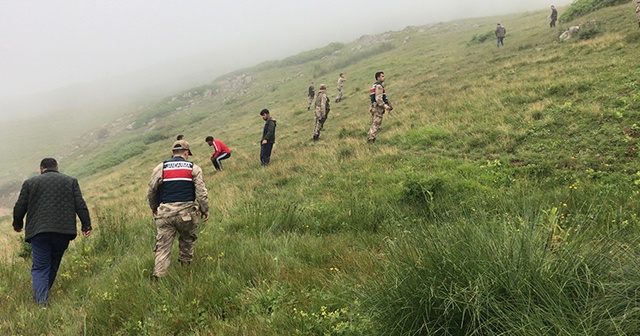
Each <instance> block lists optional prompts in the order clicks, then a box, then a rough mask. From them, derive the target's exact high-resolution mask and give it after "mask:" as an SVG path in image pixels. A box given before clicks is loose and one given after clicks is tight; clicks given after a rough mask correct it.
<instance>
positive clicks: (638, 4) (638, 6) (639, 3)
mask: <svg viewBox="0 0 640 336" xmlns="http://www.w3.org/2000/svg"><path fill="white" fill-rule="evenodd" d="M636 15H637V16H638V28H640V0H636Z"/></svg>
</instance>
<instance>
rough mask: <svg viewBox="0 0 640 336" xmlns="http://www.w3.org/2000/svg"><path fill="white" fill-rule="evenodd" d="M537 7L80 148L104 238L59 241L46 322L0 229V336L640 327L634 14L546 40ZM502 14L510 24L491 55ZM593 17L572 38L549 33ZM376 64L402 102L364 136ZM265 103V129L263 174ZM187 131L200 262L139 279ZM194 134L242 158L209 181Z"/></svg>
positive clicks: (225, 98)
mask: <svg viewBox="0 0 640 336" xmlns="http://www.w3.org/2000/svg"><path fill="white" fill-rule="evenodd" d="M560 11H562V9H560ZM546 14H548V13H547V12H546V11H545V12H533V13H525V14H520V15H513V16H508V17H499V18H482V19H473V20H464V21H457V22H451V23H441V24H436V25H430V26H425V27H408V28H407V29H405V30H403V31H399V32H388V33H385V34H383V35H380V36H363V37H362V38H360V39H359V40H357V41H354V42H353V43H349V44H331V45H328V46H326V47H324V48H320V49H317V50H312V51H309V52H305V53H302V54H299V55H295V56H292V57H290V58H287V59H284V60H279V61H271V62H265V63H263V64H260V65H258V66H256V67H253V68H249V69H243V70H239V71H237V72H235V73H231V74H228V75H227V76H224V77H222V78H219V79H217V80H215V81H214V82H212V83H211V84H210V85H207V86H204V87H200V88H192V89H190V90H186V91H185V92H182V93H180V94H176V95H175V96H172V97H167V98H166V99H165V100H163V101H161V102H158V104H157V105H156V106H153V107H151V108H149V109H147V110H144V111H139V112H136V114H134V115H132V116H131V117H129V118H126V120H119V121H117V122H114V123H113V124H111V125H110V126H109V127H108V128H107V130H106V131H100V130H96V132H94V133H92V134H90V135H87V136H86V137H85V138H84V141H83V142H82V144H78V145H79V146H78V148H77V149H75V150H74V151H72V152H70V153H68V155H67V156H65V157H64V158H62V159H61V168H62V170H63V171H64V172H66V173H69V174H71V175H76V176H80V177H81V186H82V188H83V192H84V193H85V196H86V198H87V201H88V203H89V204H90V206H91V208H92V209H91V210H92V215H93V219H94V222H95V225H94V226H95V232H94V235H93V236H92V237H90V238H89V239H77V240H76V241H75V242H74V244H73V245H72V246H71V248H70V250H69V251H68V254H67V256H66V257H65V258H66V259H65V260H64V261H63V264H62V267H61V270H60V273H59V276H58V280H57V282H56V284H55V285H54V288H53V292H52V295H51V306H50V307H49V309H47V310H39V309H37V308H36V307H35V306H34V304H33V303H32V302H31V285H30V275H29V267H30V260H29V259H23V258H21V257H19V254H20V253H21V252H20V251H21V250H20V245H19V241H18V238H17V237H18V235H17V234H13V235H12V234H11V233H10V232H9V231H8V229H6V228H7V227H9V222H8V220H5V221H4V222H3V223H4V224H3V225H2V227H4V228H5V229H4V230H5V231H6V233H5V234H4V235H2V236H3V237H5V238H3V239H5V240H6V241H4V244H2V246H3V248H4V249H5V253H4V255H5V261H4V265H3V267H2V268H1V269H0V278H1V279H2V281H0V312H1V313H2V314H0V330H2V334H24V335H28V334H47V335H77V334H87V335H107V334H109V335H168V334H174V335H373V334H380V335H416V334H424V335H471V334H478V335H498V334H500V335H634V334H639V333H640V323H639V322H638V321H640V316H639V315H640V296H639V295H638V292H637V289H638V288H639V287H640V272H639V271H640V269H639V266H638V262H637V260H638V257H639V256H640V250H639V249H638V238H637V237H638V234H639V233H640V229H639V228H640V227H639V224H640V223H639V218H638V212H639V211H638V210H639V209H638V207H639V205H640V203H639V202H638V201H637V197H636V196H637V193H638V185H639V184H640V173H639V172H638V168H637V155H638V154H637V148H638V145H639V144H638V137H639V136H640V126H638V125H639V120H638V119H639V116H640V112H639V107H640V95H639V94H638V90H637V86H638V85H639V83H638V78H640V77H639V76H638V75H639V72H640V70H639V69H640V67H639V65H640V64H639V63H640V60H639V59H638V57H637V55H636V53H637V43H638V42H640V33H638V32H637V28H636V22H635V17H634V15H635V14H634V13H633V7H632V4H625V5H622V6H617V7H613V8H608V9H603V10H600V11H598V12H596V13H593V14H590V15H588V16H585V17H582V18H580V19H577V20H576V21H573V22H565V23H562V24H561V27H558V29H550V28H548V22H547V21H546V18H545V15H546ZM496 22H501V23H502V24H503V25H505V26H506V28H507V30H508V36H507V38H506V39H505V47H504V48H500V49H497V48H496V47H495V44H494V42H495V41H494V39H493V38H492V37H491V36H492V32H493V29H494V28H495V23H496ZM584 23H588V26H586V27H590V28H589V30H587V29H585V30H583V31H587V32H590V33H589V34H585V35H582V36H583V37H584V38H585V39H580V38H576V39H574V40H572V41H569V42H558V41H557V37H558V36H559V35H560V33H561V31H562V30H563V28H566V27H568V26H570V25H583V24H584ZM559 26H560V25H559ZM483 36H490V37H489V38H488V39H486V41H485V42H480V41H482V40H484V39H483V38H482V37H483ZM587 37H589V38H588V39H587ZM379 70H382V71H385V73H386V76H387V83H386V88H387V91H388V95H389V98H390V100H391V101H392V102H393V103H394V107H395V110H394V111H393V112H391V113H389V114H388V115H386V116H385V118H384V121H383V124H382V131H381V132H380V133H379V134H378V140H377V141H376V143H375V144H367V143H366V132H367V130H368V127H369V123H370V116H369V113H368V99H369V98H368V90H369V88H370V86H371V84H372V82H373V79H374V78H373V75H374V73H375V72H376V71H379ZM340 72H344V73H345V74H346V77H347V79H348V81H347V82H346V85H345V88H344V93H345V98H344V100H343V101H342V102H340V103H333V104H332V105H331V106H332V111H331V113H330V114H329V119H328V120H327V122H326V123H325V130H324V131H323V133H322V135H321V140H320V141H318V142H312V141H311V136H312V132H313V113H312V112H308V111H307V110H306V89H307V86H308V83H309V81H311V80H313V81H314V82H315V83H316V88H318V87H319V84H320V83H327V85H328V87H329V94H330V96H332V97H335V94H336V91H335V82H336V81H337V77H338V73H340ZM209 90H211V91H210V92H211V95H210V96H208V95H207V97H205V93H206V92H208V91H209ZM265 107H266V108H269V109H270V110H271V112H272V115H273V117H275V119H277V120H278V128H277V141H276V145H275V147H274V152H273V156H272V163H271V166H269V167H267V168H262V167H260V164H259V159H258V153H259V145H258V141H259V139H260V135H261V131H262V125H263V122H262V120H261V119H260V116H259V115H258V112H259V111H260V110H261V109H262V108H265ZM178 133H183V134H185V136H186V138H187V140H188V141H190V143H191V144H192V147H193V148H192V152H194V154H195V156H194V157H193V160H194V162H196V163H197V164H199V165H201V166H202V167H203V168H204V169H205V180H206V183H207V187H208V189H209V192H210V199H211V209H212V211H211V214H212V218H211V220H210V221H208V222H206V223H203V225H202V226H201V231H200V234H199V239H198V241H197V242H196V256H195V262H194V263H193V264H192V265H191V266H189V267H180V266H178V265H176V264H177V263H176V262H175V258H176V257H175V255H176V254H174V263H172V266H171V269H170V273H169V276H167V277H166V278H164V279H162V280H161V281H159V282H158V283H153V282H151V281H149V275H150V270H152V269H153V253H152V251H151V248H152V246H153V242H154V236H155V227H154V224H153V221H152V219H151V214H150V210H149V209H148V206H147V205H146V203H145V199H144V197H145V190H146V184H147V182H148V178H149V175H150V173H151V170H152V168H153V167H154V166H155V165H156V164H157V163H158V162H160V161H161V160H162V159H164V158H167V157H168V156H169V147H170V145H171V143H172V141H173V138H174V136H175V135H176V134H178ZM207 135H213V136H214V137H216V138H219V139H221V140H223V141H224V142H225V143H226V144H228V145H229V146H230V147H231V149H232V151H233V156H232V158H231V159H229V160H227V161H225V162H224V166H225V169H226V170H225V171H223V172H217V173H216V172H214V170H213V167H212V166H211V164H210V163H209V161H208V156H209V154H210V152H211V150H210V149H209V148H208V147H207V146H206V144H205V143H204V137H205V136H207ZM175 252H177V251H174V253H175Z"/></svg>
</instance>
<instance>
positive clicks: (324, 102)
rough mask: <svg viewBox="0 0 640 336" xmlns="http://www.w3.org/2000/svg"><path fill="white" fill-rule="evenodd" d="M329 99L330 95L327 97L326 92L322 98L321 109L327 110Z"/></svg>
mask: <svg viewBox="0 0 640 336" xmlns="http://www.w3.org/2000/svg"><path fill="white" fill-rule="evenodd" d="M321 94H322V93H321ZM327 100H329V97H327V95H326V94H323V95H322V98H321V99H320V111H326V110H327Z"/></svg>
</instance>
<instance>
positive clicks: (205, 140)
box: [204, 135, 213, 142]
mask: <svg viewBox="0 0 640 336" xmlns="http://www.w3.org/2000/svg"><path fill="white" fill-rule="evenodd" d="M209 141H213V137H212V136H210V135H209V136H208V137H206V138H205V139H204V142H209Z"/></svg>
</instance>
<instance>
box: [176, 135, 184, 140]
mask: <svg viewBox="0 0 640 336" xmlns="http://www.w3.org/2000/svg"><path fill="white" fill-rule="evenodd" d="M182 139H184V135H183V134H178V136H177V137H176V140H182Z"/></svg>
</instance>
